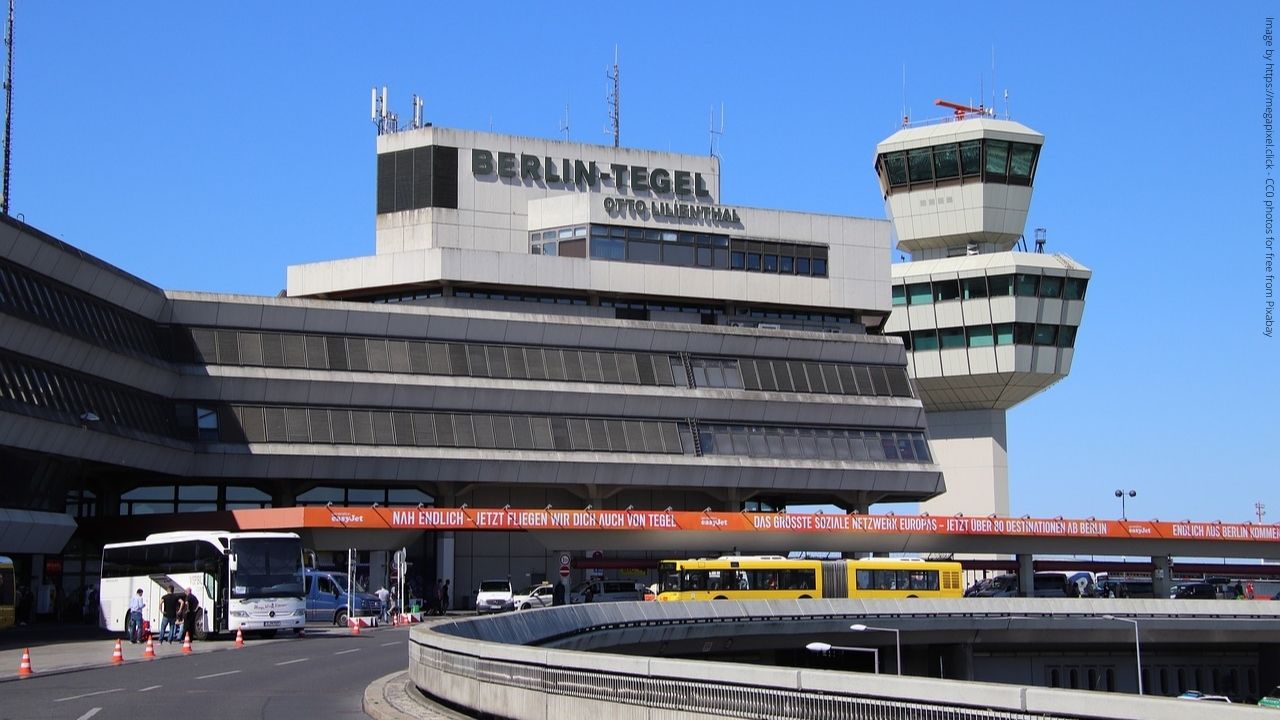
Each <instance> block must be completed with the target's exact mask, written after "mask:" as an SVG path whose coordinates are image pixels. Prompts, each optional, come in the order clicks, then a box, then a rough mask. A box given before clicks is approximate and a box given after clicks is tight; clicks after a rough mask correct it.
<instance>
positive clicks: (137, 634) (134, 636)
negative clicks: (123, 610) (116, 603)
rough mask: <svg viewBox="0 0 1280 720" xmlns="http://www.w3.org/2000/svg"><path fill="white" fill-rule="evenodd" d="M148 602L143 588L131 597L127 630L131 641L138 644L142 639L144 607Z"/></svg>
mask: <svg viewBox="0 0 1280 720" xmlns="http://www.w3.org/2000/svg"><path fill="white" fill-rule="evenodd" d="M146 606H147V603H146V602H145V601H144V600H143V599H142V588H138V592H137V593H136V594H134V596H133V597H132V598H130V599H129V623H128V625H127V626H126V627H125V632H127V633H129V642H130V643H132V644H134V645H136V644H137V643H138V641H139V640H141V639H142V609H143V608H145V607H146Z"/></svg>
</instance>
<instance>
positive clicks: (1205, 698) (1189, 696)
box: [1178, 690, 1231, 703]
mask: <svg viewBox="0 0 1280 720" xmlns="http://www.w3.org/2000/svg"><path fill="white" fill-rule="evenodd" d="M1178 699H1179V700H1199V701H1202V702H1222V703H1229V702H1231V698H1229V697H1227V696H1226V695H1206V694H1204V693H1202V692H1200V691H1199V690H1188V691H1186V692H1184V693H1182V694H1181V695H1179V696H1178Z"/></svg>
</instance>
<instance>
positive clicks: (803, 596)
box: [799, 595, 813, 600]
mask: <svg viewBox="0 0 1280 720" xmlns="http://www.w3.org/2000/svg"><path fill="white" fill-rule="evenodd" d="M799 599H800V600H812V599H813V598H811V597H809V596H808V595H801V596H800V598H799Z"/></svg>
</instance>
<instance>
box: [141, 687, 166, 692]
mask: <svg viewBox="0 0 1280 720" xmlns="http://www.w3.org/2000/svg"><path fill="white" fill-rule="evenodd" d="M162 687H164V686H163V685H152V686H150V687H144V688H142V689H141V690H139V691H138V692H151V691H152V690H155V689H156V688H162Z"/></svg>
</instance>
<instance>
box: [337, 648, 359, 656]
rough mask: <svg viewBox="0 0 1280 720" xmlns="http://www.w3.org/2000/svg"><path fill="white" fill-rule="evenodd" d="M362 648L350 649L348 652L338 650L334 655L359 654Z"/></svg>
mask: <svg viewBox="0 0 1280 720" xmlns="http://www.w3.org/2000/svg"><path fill="white" fill-rule="evenodd" d="M362 649H363V648H351V649H350V650H339V651H338V652H336V653H334V655H346V654H347V653H353V652H360V651H361V650H362Z"/></svg>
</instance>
